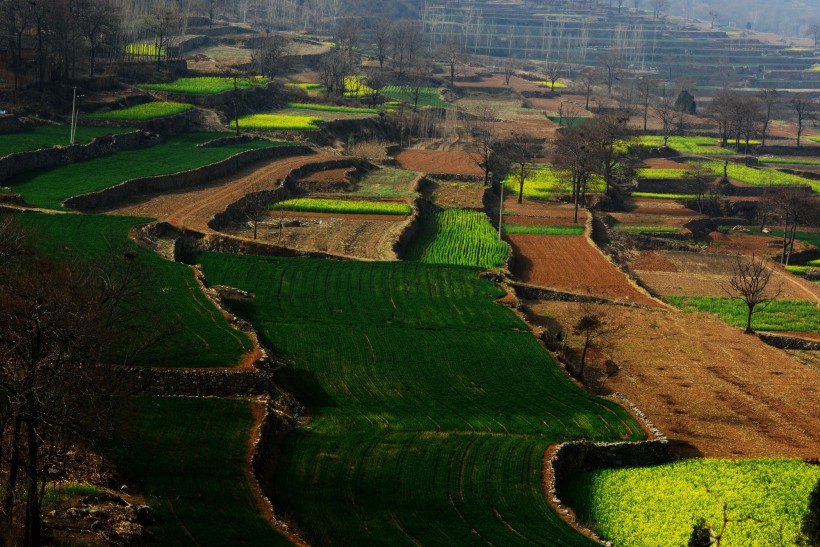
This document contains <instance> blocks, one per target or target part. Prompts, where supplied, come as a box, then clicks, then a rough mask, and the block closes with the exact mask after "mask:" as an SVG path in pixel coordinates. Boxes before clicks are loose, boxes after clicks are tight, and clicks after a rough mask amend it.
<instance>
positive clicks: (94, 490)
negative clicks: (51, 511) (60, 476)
mask: <svg viewBox="0 0 820 547" xmlns="http://www.w3.org/2000/svg"><path fill="white" fill-rule="evenodd" d="M107 494H109V492H107V491H106V490H105V489H104V488H101V487H99V486H94V485H93V484H88V483H85V482H71V481H59V482H56V483H48V484H47V485H46V491H45V496H44V497H43V505H44V506H45V507H48V508H50V507H54V506H56V505H59V504H61V503H63V502H65V501H67V500H70V499H72V498H80V497H82V498H86V497H89V496H104V495H107Z"/></svg>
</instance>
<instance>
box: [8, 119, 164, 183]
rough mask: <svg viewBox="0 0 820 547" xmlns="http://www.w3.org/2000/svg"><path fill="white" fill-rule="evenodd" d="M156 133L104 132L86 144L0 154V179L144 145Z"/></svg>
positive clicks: (156, 138)
mask: <svg viewBox="0 0 820 547" xmlns="http://www.w3.org/2000/svg"><path fill="white" fill-rule="evenodd" d="M159 141H160V138H159V136H158V135H156V134H153V133H149V132H146V131H133V132H131V133H122V134H119V135H106V136H102V137H96V138H94V139H93V140H92V141H91V142H90V143H88V144H75V145H72V146H55V147H52V148H43V149H41V150H31V151H28V152H17V153H14V154H9V155H7V156H4V157H2V158H0V183H2V182H4V181H6V180H8V179H9V178H11V177H13V176H15V175H19V174H20V173H24V172H26V171H31V170H33V169H39V168H43V167H57V166H59V165H67V164H69V163H75V162H78V161H86V160H91V159H94V158H99V157H101V156H108V155H111V154H113V153H114V152H122V151H123V150H134V149H137V148H148V147H149V146H154V145H155V144H158V143H159Z"/></svg>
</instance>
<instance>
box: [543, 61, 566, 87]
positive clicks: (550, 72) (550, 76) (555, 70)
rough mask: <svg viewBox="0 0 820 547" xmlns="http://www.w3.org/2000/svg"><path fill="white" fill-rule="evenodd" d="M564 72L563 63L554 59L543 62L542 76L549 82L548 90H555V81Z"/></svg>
mask: <svg viewBox="0 0 820 547" xmlns="http://www.w3.org/2000/svg"><path fill="white" fill-rule="evenodd" d="M563 72H564V65H563V64H561V63H558V62H556V61H547V62H545V63H544V77H546V79H547V81H548V82H549V83H550V91H555V82H557V81H558V78H560V77H561V74H563Z"/></svg>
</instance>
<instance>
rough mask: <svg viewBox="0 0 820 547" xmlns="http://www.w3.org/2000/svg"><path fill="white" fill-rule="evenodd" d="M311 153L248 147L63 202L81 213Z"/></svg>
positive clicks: (298, 148) (303, 148) (302, 148)
mask: <svg viewBox="0 0 820 547" xmlns="http://www.w3.org/2000/svg"><path fill="white" fill-rule="evenodd" d="M312 152H313V150H311V149H310V148H308V147H306V146H276V147H272V148H262V149H259V150H248V151H246V152H240V153H238V154H234V155H233V156H231V157H229V158H227V159H224V160H222V161H220V162H216V163H212V164H210V165H205V166H203V167H198V168H196V169H190V170H188V171H182V172H179V173H172V174H169V175H159V176H155V177H142V178H137V179H131V180H127V181H125V182H122V183H120V184H118V185H116V186H111V187H109V188H105V189H103V190H100V191H98V192H92V193H90V194H83V195H81V196H75V197H73V198H69V199H67V200H66V201H65V202H64V203H63V205H65V206H66V207H68V208H71V209H76V210H78V211H82V212H92V211H95V210H99V209H101V208H103V207H107V206H111V205H113V204H115V203H119V202H121V201H123V200H126V199H128V198H130V197H131V196H134V195H136V194H144V193H151V192H163V191H168V190H179V189H181V188H191V187H195V186H199V185H202V184H206V183H208V182H212V181H213V180H214V179H217V178H220V177H227V176H229V175H232V174H234V173H236V172H237V171H238V170H239V169H241V168H242V167H244V166H246V165H249V164H251V163H254V162H258V161H261V160H263V159H273V158H283V157H289V156H298V155H301V154H310V153H312Z"/></svg>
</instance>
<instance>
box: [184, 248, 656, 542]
mask: <svg viewBox="0 0 820 547" xmlns="http://www.w3.org/2000/svg"><path fill="white" fill-rule="evenodd" d="M199 260H200V261H201V263H202V267H203V270H204V272H205V276H206V279H207V281H208V282H209V283H212V284H220V285H230V286H234V287H238V288H241V289H243V290H247V291H249V292H251V293H253V294H254V298H253V300H252V301H233V302H231V307H232V309H233V310H234V311H235V312H236V313H238V314H239V315H240V316H242V317H244V318H246V319H248V320H249V321H251V322H252V323H253V324H254V325H255V326H256V327H257V329H258V330H259V332H260V336H261V338H262V339H263V343H265V344H266V346H268V347H270V348H271V349H272V350H273V352H274V353H275V354H277V355H279V356H283V357H286V358H287V359H289V360H290V362H291V363H292V364H291V366H289V367H286V368H285V369H283V370H282V371H281V373H280V374H279V380H280V381H281V382H282V384H283V386H284V387H285V388H286V389H288V390H289V391H290V392H291V393H293V394H294V395H295V396H296V397H297V398H298V399H299V400H300V401H301V402H302V403H304V404H306V405H307V406H308V407H309V408H311V410H312V413H313V419H312V420H311V421H310V422H309V423H308V424H307V425H305V426H303V427H301V428H300V429H298V430H296V431H294V432H293V433H291V434H290V435H288V436H287V437H286V438H285V440H284V442H283V446H282V452H281V456H280V459H279V464H278V467H277V470H276V475H275V478H274V484H275V485H276V491H277V497H276V499H275V500H274V502H275V503H276V505H277V512H278V513H280V514H289V515H292V519H293V521H294V522H295V524H296V525H297V526H298V527H299V528H300V529H302V530H306V531H307V532H306V533H305V539H306V540H308V541H310V542H316V543H325V542H334V543H337V542H338V543H340V544H361V543H363V542H373V541H377V542H379V543H399V542H401V543H407V542H419V543H422V544H443V543H447V544H464V543H472V542H475V541H480V540H483V541H485V542H490V543H496V544H506V545H516V544H532V543H543V542H544V541H545V538H549V541H550V543H551V544H553V545H591V543H590V540H588V539H587V538H585V537H583V536H581V535H579V534H577V533H576V532H575V531H574V530H573V529H572V528H571V527H570V526H569V525H568V524H567V523H565V522H564V521H563V520H561V518H560V517H559V516H558V515H557V514H556V513H555V512H553V511H552V509H551V508H550V506H549V504H548V503H547V500H546V497H545V495H544V490H543V476H542V459H543V456H544V454H545V451H546V449H547V447H548V446H549V445H551V444H554V443H556V442H560V441H564V440H574V439H589V440H599V441H606V440H639V439H642V438H644V436H645V435H644V433H643V430H642V429H641V427H640V425H639V424H638V423H636V422H635V420H634V419H633V418H632V417H631V415H630V414H629V413H628V412H627V411H626V410H625V409H624V408H623V407H620V406H618V405H617V404H615V403H613V402H611V401H607V400H603V399H599V398H597V397H594V396H592V395H590V394H588V393H586V392H584V391H582V390H580V389H579V388H578V387H576V386H575V385H574V384H573V383H572V382H571V381H570V380H569V379H568V378H567V377H566V375H564V373H563V372H562V371H561V370H560V369H559V368H558V366H557V365H556V364H555V362H554V361H553V360H552V359H551V357H550V356H549V354H548V353H547V352H546V350H544V349H543V348H542V347H541V345H540V344H539V343H538V341H537V340H536V339H535V338H534V337H533V335H532V334H531V332H530V331H529V329H527V327H526V325H525V324H524V323H522V322H521V321H520V320H519V319H518V318H517V317H516V316H515V315H514V314H513V313H512V312H511V311H510V310H509V309H507V308H504V307H503V306H499V305H497V304H495V303H494V299H495V298H497V297H499V296H501V295H502V294H503V291H502V290H501V289H500V288H499V287H498V286H497V285H495V284H493V283H490V282H488V281H485V280H481V279H478V278H477V277H476V272H475V270H473V269H469V268H452V267H451V268H446V267H438V266H431V265H425V264H419V263H406V262H405V263H401V262H400V263H365V262H353V261H348V262H340V261H320V260H311V259H284V258H273V257H248V256H244V257H243V256H234V255H224V254H215V253H206V254H203V255H200V257H199ZM305 492H310V495H309V496H306V495H304V493H305Z"/></svg>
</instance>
